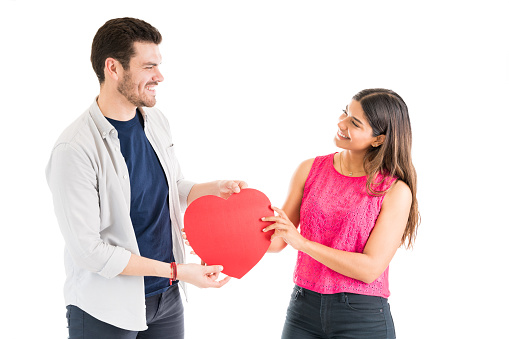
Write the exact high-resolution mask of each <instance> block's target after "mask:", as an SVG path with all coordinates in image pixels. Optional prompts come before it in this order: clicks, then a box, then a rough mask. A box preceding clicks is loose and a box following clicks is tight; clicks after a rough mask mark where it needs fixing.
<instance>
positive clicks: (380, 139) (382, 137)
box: [371, 134, 385, 147]
mask: <svg viewBox="0 0 509 339" xmlns="http://www.w3.org/2000/svg"><path fill="white" fill-rule="evenodd" d="M384 141H385V134H380V135H379V136H377V137H376V139H375V141H374V142H373V143H372V144H371V146H373V147H378V146H380V145H381V144H383V143H384Z"/></svg>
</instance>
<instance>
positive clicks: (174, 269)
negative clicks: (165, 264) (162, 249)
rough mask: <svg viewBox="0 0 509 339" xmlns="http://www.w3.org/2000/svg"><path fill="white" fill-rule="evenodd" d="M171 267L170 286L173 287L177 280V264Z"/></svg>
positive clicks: (173, 263) (174, 263)
mask: <svg viewBox="0 0 509 339" xmlns="http://www.w3.org/2000/svg"><path fill="white" fill-rule="evenodd" d="M170 265H171V278H170V286H171V284H172V283H173V282H174V281H175V280H177V263H176V262H171V263H170Z"/></svg>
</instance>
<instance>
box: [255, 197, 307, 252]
mask: <svg viewBox="0 0 509 339" xmlns="http://www.w3.org/2000/svg"><path fill="white" fill-rule="evenodd" d="M271 208H272V209H273V210H274V211H276V213H277V214H279V215H278V216H268V217H264V218H262V220H263V221H274V224H272V225H270V226H267V227H265V228H264V229H263V231H264V232H268V231H270V230H274V234H273V235H272V236H271V238H270V240H273V239H275V238H281V239H283V240H284V241H285V242H286V243H287V244H288V245H290V246H292V247H293V248H295V249H296V250H298V251H302V250H303V248H304V246H305V244H306V243H307V242H308V240H307V239H306V238H304V237H303V236H302V235H301V234H300V233H299V231H297V228H296V227H295V226H294V224H293V223H292V222H291V221H290V219H289V218H288V216H287V215H286V213H285V212H284V211H283V210H281V209H279V208H277V207H275V206H271Z"/></svg>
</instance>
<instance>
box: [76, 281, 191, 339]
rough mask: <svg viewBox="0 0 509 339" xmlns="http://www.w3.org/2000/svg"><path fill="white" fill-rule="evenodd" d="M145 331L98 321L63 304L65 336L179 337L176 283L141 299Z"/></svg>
mask: <svg viewBox="0 0 509 339" xmlns="http://www.w3.org/2000/svg"><path fill="white" fill-rule="evenodd" d="M145 304H146V306H147V309H146V311H147V325H148V329H147V330H146V331H142V332H137V331H128V330H124V329H122V328H118V327H115V326H113V325H110V324H107V323H105V322H102V321H100V320H98V319H96V318H94V317H92V316H91V315H90V314H88V313H86V312H84V311H83V310H81V309H80V308H78V307H76V306H74V305H68V306H67V324H68V327H69V339H110V338H111V339H135V338H136V339H163V338H164V339H166V338H168V339H170V338H171V339H182V338H184V306H183V305H182V299H181V298H180V292H179V289H178V286H177V285H176V284H175V285H173V286H171V287H170V288H169V289H168V290H167V291H166V292H164V293H162V294H158V295H154V296H152V297H148V298H147V299H146V300H145Z"/></svg>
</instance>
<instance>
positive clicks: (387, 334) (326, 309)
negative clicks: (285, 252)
mask: <svg viewBox="0 0 509 339" xmlns="http://www.w3.org/2000/svg"><path fill="white" fill-rule="evenodd" d="M281 338H282V339H304V338H327V339H332V338H334V339H340V338H341V339H343V338H345V339H346V338H352V339H362V338H370V339H376V338H380V339H392V338H396V333H395V331H394V323H393V321H392V316H391V310H390V308H389V303H388V302H387V299H385V298H382V297H373V296H367V295H361V294H353V293H336V294H320V293H316V292H313V291H310V290H307V289H305V288H302V287H299V286H295V287H294V289H293V293H292V298H291V300H290V305H289V306H288V310H287V312H286V322H285V325H284V328H283V334H282V336H281Z"/></svg>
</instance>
